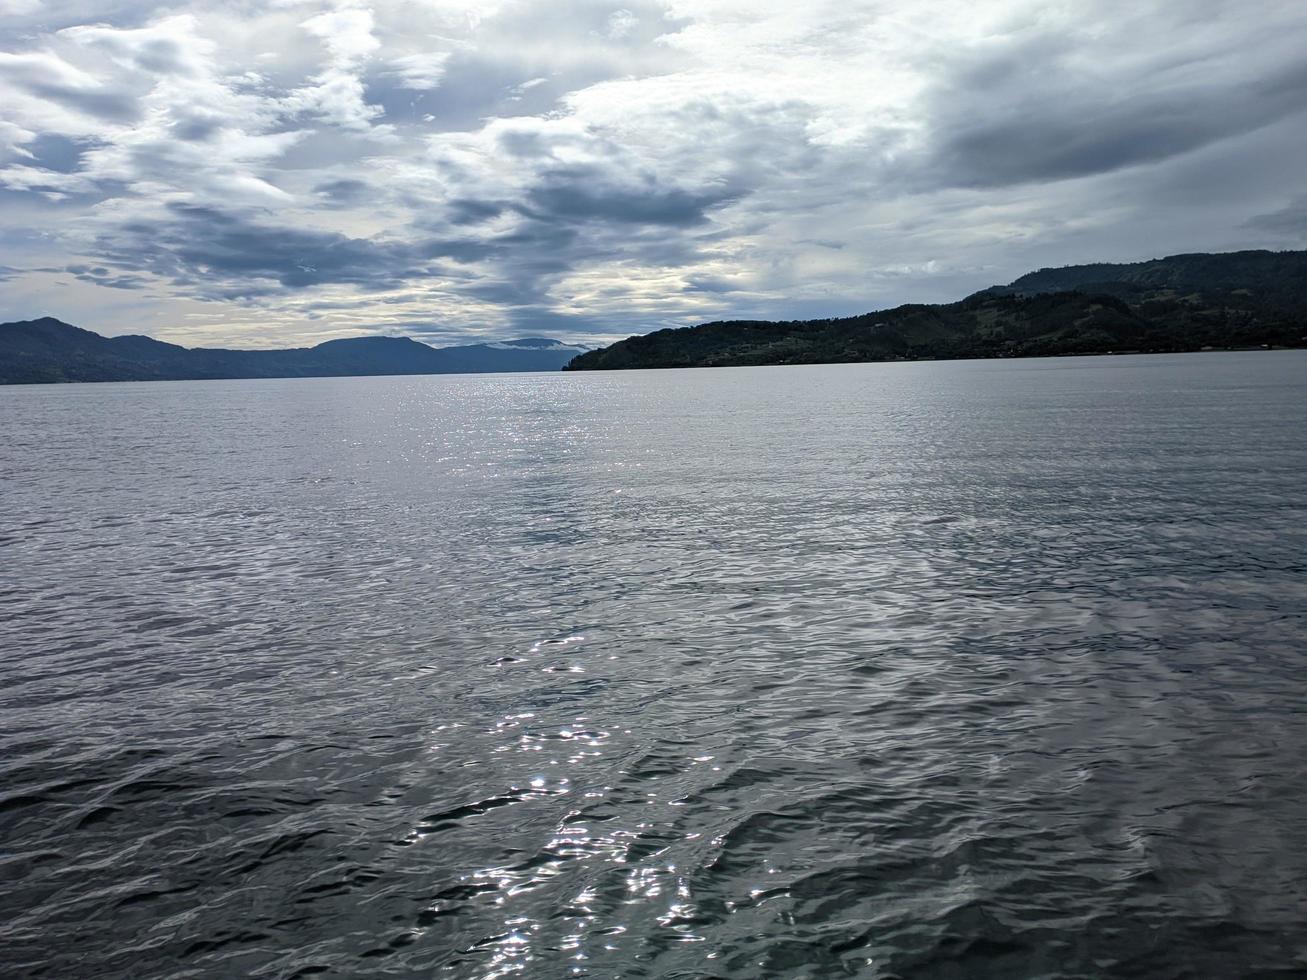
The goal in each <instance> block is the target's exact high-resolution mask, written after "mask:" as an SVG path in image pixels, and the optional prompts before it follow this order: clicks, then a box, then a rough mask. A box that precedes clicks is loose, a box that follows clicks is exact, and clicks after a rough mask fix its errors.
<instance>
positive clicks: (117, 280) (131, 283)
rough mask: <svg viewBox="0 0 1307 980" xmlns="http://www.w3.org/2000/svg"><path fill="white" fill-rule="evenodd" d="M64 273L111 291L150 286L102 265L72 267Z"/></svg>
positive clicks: (138, 279) (143, 280)
mask: <svg viewBox="0 0 1307 980" xmlns="http://www.w3.org/2000/svg"><path fill="white" fill-rule="evenodd" d="M64 271H65V272H69V273H72V275H73V276H74V277H75V278H77V279H79V280H81V281H82V282H87V283H91V284H92V285H94V286H106V287H108V288H110V289H144V288H145V287H146V286H148V285H149V282H148V281H147V280H146V279H143V278H141V277H140V276H134V275H131V274H130V273H121V272H114V271H113V270H111V269H107V268H105V267H104V266H102V265H101V266H86V265H70V266H68V267H67V268H66V269H65V270H64Z"/></svg>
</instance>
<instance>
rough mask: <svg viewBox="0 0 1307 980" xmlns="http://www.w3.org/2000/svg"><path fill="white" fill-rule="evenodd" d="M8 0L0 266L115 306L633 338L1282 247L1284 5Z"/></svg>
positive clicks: (1292, 139)
mask: <svg viewBox="0 0 1307 980" xmlns="http://www.w3.org/2000/svg"><path fill="white" fill-rule="evenodd" d="M13 6H14V5H12V4H11V7H13ZM22 6H23V9H22V10H18V9H16V8H15V9H12V10H11V11H10V14H11V18H10V20H8V21H6V22H5V26H4V27H0V187H3V190H0V194H3V195H4V201H5V207H4V208H3V209H0V264H3V265H4V266H5V267H6V268H8V269H11V270H13V269H23V270H27V271H25V272H22V273H19V274H17V275H18V277H19V278H20V279H21V280H22V282H23V283H24V284H25V285H24V288H25V289H28V290H37V289H54V287H53V285H52V284H53V283H54V282H69V281H70V277H71V282H72V283H73V285H72V287H71V288H68V289H63V290H62V291H61V292H59V293H52V294H51V296H50V298H49V299H48V300H46V301H44V305H46V306H48V307H50V308H52V309H54V308H56V307H59V306H60V297H66V302H68V303H70V304H82V309H81V311H80V312H81V313H82V314H83V315H82V316H81V319H83V320H84V321H86V323H87V325H88V326H92V327H96V328H103V329H105V330H107V331H108V332H114V331H115V329H117V328H119V327H121V328H123V329H133V330H134V329H136V324H135V320H134V319H133V318H134V317H136V316H137V315H138V311H139V309H140V306H139V303H138V304H137V305H136V306H133V307H130V309H131V310H132V312H131V313H123V314H119V313H117V312H115V311H117V310H127V309H129V307H128V306H125V305H116V304H115V303H114V302H112V298H113V297H118V298H119V299H121V298H122V297H123V296H124V295H125V293H126V292H128V291H131V292H133V293H134V294H135V299H136V300H138V301H145V300H146V299H147V298H148V301H149V302H152V303H157V305H158V311H159V314H160V316H161V317H163V318H164V320H165V321H166V320H167V318H168V316H169V311H174V312H176V313H177V323H178V325H177V326H176V327H175V331H176V332H174V333H172V334H171V339H175V340H179V341H183V342H184V341H185V336H184V334H185V331H186V330H187V329H192V328H190V327H187V326H185V324H186V323H188V322H190V323H193V324H195V326H194V327H193V329H194V330H196V331H197V333H196V336H197V337H201V338H202V339H203V340H204V342H206V343H213V342H224V343H235V344H240V343H243V342H246V341H247V340H248V342H250V343H255V342H257V343H263V344H266V343H268V342H269V339H270V338H273V339H275V337H276V336H284V337H285V341H286V342H300V341H308V340H311V339H313V338H314V337H318V336H321V335H322V333H324V332H328V333H330V335H333V336H339V335H347V334H349V333H364V332H369V331H383V332H385V331H391V332H394V331H403V330H406V329H410V328H412V329H415V330H416V329H418V327H419V326H420V325H423V324H425V325H427V328H429V329H430V330H431V331H433V333H432V335H433V336H434V335H439V336H440V337H441V338H442V340H447V339H451V338H454V337H456V336H457V335H458V334H459V333H460V331H462V332H466V333H468V334H469V335H472V336H487V335H489V336H496V335H497V336H509V335H510V334H514V333H520V332H523V331H525V332H529V333H539V332H542V331H548V332H555V333H559V334H562V335H564V336H569V337H572V338H580V337H584V336H598V337H606V336H625V335H627V334H630V333H633V332H638V331H640V330H643V329H655V328H657V327H661V326H669V325H684V324H687V323H692V322H695V321H697V320H707V319H716V318H721V317H728V316H772V317H792V316H801V315H828V314H829V315H834V314H840V313H852V312H858V311H860V310H865V309H870V308H874V307H876V306H881V305H893V304H896V303H899V302H903V301H909V300H917V301H930V300H943V299H949V298H953V297H955V296H958V295H963V294H965V293H967V292H970V291H972V290H974V289H975V288H978V287H982V286H985V285H988V284H990V283H991V282H995V281H1002V280H1005V279H1010V278H1013V277H1014V276H1016V275H1018V274H1020V273H1021V272H1024V271H1026V270H1027V268H1029V267H1033V266H1040V265H1049V264H1058V263H1063V262H1074V261H1082V260H1087V259H1114V258H1115V259H1123V260H1126V259H1138V258H1145V257H1148V255H1150V254H1155V253H1158V252H1167V251H1172V252H1174V251H1188V250H1194V249H1196V248H1223V247H1247V246H1253V247H1258V246H1272V247H1275V246H1283V245H1285V244H1294V243H1297V242H1299V241H1301V240H1302V234H1303V231H1302V229H1303V227H1304V218H1303V208H1302V201H1303V200H1307V175H1304V174H1303V173H1302V168H1301V167H1300V166H1297V165H1296V161H1297V160H1300V159H1301V158H1302V157H1303V155H1304V153H1307V127H1304V126H1303V125H1302V123H1303V120H1304V110H1307V68H1304V66H1303V61H1302V58H1301V51H1302V50H1303V49H1304V47H1307V10H1304V9H1303V8H1302V6H1301V5H1298V4H1287V3H1285V4H1278V3H1277V4H1264V5H1258V6H1257V7H1256V8H1255V9H1254V8H1250V7H1248V6H1247V5H1246V4H1236V3H1234V2H1233V0H1193V2H1191V3H1186V4H1175V3H1167V2H1162V0H1142V2H1141V0H1095V2H1094V3H1092V4H1088V5H1085V4H1079V5H1077V4H1061V3H1053V2H1050V0H922V2H921V3H920V4H916V5H913V6H911V7H906V6H904V5H903V4H901V3H897V2H891V0H852V2H850V0H811V2H809V3H805V4H794V3H793V2H790V0H694V2H690V0H620V2H616V0H498V2H480V0H477V2H474V0H440V2H438V3H432V4H422V5H413V4H405V3H400V2H398V0H369V2H367V3H363V2H360V0H331V2H326V0H295V2H275V3H270V4H265V5H251V4H245V3H241V4H237V3H235V2H234V0H216V2H214V3H211V4H203V5H193V4H186V5H183V4H179V3H174V2H172V0H162V3H159V4H155V3H152V4H149V5H144V4H141V3H140V2H139V0H108V2H105V3H99V4H95V5H90V4H87V3H84V2H82V0H74V2H69V3H61V4H51V5H47V6H45V7H41V8H39V9H38V8H37V7H35V6H33V5H31V4H24V5H22ZM1249 52H1255V53H1256V54H1255V56H1250V55H1249ZM1249 215H1256V216H1257V217H1254V218H1251V219H1249V218H1248V216H1249ZM34 247H39V250H40V251H41V254H42V255H43V256H44V257H43V258H42V259H41V260H40V262H41V267H42V268H44V269H47V270H52V271H45V272H37V271H33V263H32V262H31V261H30V258H29V253H30V252H31V251H32V249H33V248H34ZM43 277H44V278H43ZM13 281H14V278H13V277H12V276H11V278H10V279H9V282H10V283H11V284H12V283H13ZM61 289H62V287H61ZM97 291H99V294H103V295H104V296H108V297H110V301H109V302H104V303H100V302H96V301H95V300H93V299H90V298H88V297H94V296H95V295H97ZM62 312H64V313H65V314H66V317H65V318H71V319H76V318H78V316H79V310H78V309H77V308H74V309H70V310H65V311H62ZM120 315H121V316H123V317H125V319H124V320H122V321H121V322H120V321H118V320H116V319H114V318H115V317H118V316H120ZM221 324H229V325H230V326H229V327H227V328H225V329H230V330H232V331H233V332H232V333H231V334H230V335H229V336H218V335H216V334H215V331H219V330H220V329H224V328H222V327H221Z"/></svg>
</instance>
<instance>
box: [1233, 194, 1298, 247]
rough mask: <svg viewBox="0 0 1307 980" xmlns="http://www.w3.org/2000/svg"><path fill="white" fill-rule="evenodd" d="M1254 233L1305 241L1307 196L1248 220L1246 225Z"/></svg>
mask: <svg viewBox="0 0 1307 980" xmlns="http://www.w3.org/2000/svg"><path fill="white" fill-rule="evenodd" d="M1247 226H1248V227H1249V228H1252V229H1254V230H1256V231H1266V232H1270V233H1272V234H1275V235H1283V236H1285V237H1287V238H1290V239H1297V240H1298V241H1307V195H1304V196H1303V197H1300V198H1298V199H1297V200H1295V201H1292V202H1290V203H1289V204H1288V205H1286V206H1285V207H1282V208H1280V209H1279V210H1277V211H1272V212H1270V213H1268V214H1259V215H1257V216H1256V217H1253V218H1251V219H1249V221H1248V225H1247Z"/></svg>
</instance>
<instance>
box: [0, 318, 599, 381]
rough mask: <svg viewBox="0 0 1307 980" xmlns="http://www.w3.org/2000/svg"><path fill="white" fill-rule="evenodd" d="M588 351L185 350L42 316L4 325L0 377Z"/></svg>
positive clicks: (338, 343)
mask: <svg viewBox="0 0 1307 980" xmlns="http://www.w3.org/2000/svg"><path fill="white" fill-rule="evenodd" d="M584 350H585V348H583V347H578V346H574V345H573V346H569V345H565V344H561V343H559V342H558V341H556V340H550V339H547V338H542V337H528V338H526V339H523V340H510V341H504V342H502V343H483V344H470V345H466V346H462V347H439V348H437V347H430V346H428V345H426V344H423V343H419V342H418V341H415V340H410V339H408V338H406V337H357V338H351V339H347V340H329V341H327V342H326V343H323V344H318V345H317V346H316V347H304V348H294V349H290V350H257V351H250V350H221V349H212V348H203V347H199V348H186V347H178V346H177V345H175V344H165V343H163V342H162V341H158V340H153V339H151V338H150V337H138V336H127V337H101V336H100V335H99V334H97V333H92V332H91V331H89V330H83V329H81V328H79V327H74V326H72V325H70V324H67V323H63V322H62V321H60V320H56V319H54V318H53V317H43V318H42V319H39V320H23V321H19V322H17V323H0V383H3V384H21V383H41V382H50V381H163V380H185V379H203V378H299V377H331V376H349V375H380V374H471V373H481V372H497V371H557V370H558V369H559V368H561V367H562V366H563V365H564V364H566V363H567V362H568V361H570V360H571V359H572V358H573V357H575V356H576V355H577V354H578V353H580V352H582V351H584Z"/></svg>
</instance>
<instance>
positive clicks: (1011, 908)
mask: <svg viewBox="0 0 1307 980" xmlns="http://www.w3.org/2000/svg"><path fill="white" fill-rule="evenodd" d="M0 424H2V425H3V435H4V439H3V442H2V443H0V479H3V508H2V511H0V649H2V650H3V663H2V664H0V843H2V844H3V855H2V856H0V958H2V964H0V972H3V973H4V974H5V975H6V976H49V977H74V976H109V977H114V976H118V977H146V976H170V977H200V976H204V977H209V976H266V977H294V976H308V975H313V974H318V975H323V976H335V977H371V976H400V977H417V976H433V977H444V976H450V977H500V976H520V977H529V978H555V977H556V978H564V977H681V978H690V977H763V976H766V977H787V978H800V977H833V976H844V975H852V976H866V977H891V976H898V977H914V978H916V977H1006V978H1011V977H1045V978H1048V977H1100V976H1149V977H1164V976H1177V977H1178V976H1204V977H1206V976H1223V977H1234V976H1241V977H1244V976H1260V975H1273V974H1276V975H1278V974H1279V973H1283V975H1299V976H1301V975H1303V973H1304V971H1307V630H1305V629H1304V626H1305V623H1304V614H1305V613H1307V489H1305V488H1307V356H1305V355H1304V354H1302V353H1297V352H1276V353H1269V354H1258V353H1249V354H1212V355H1189V356H1176V357H1128V358H1095V359H1055V360H1042V361H1008V362H996V361H990V362H970V363H921V364H887V365H850V366H836V367H812V368H780V369H771V368H762V369H744V370H717V371H670V372H650V373H644V372H641V373H617V374H579V375H563V374H559V375H534V376H498V377H424V378H381V379H333V380H309V381H304V380H296V381H250V382H208V383H176V384H138V385H128V384H124V385H85V386H63V387H40V388H10V389H3V390H0Z"/></svg>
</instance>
